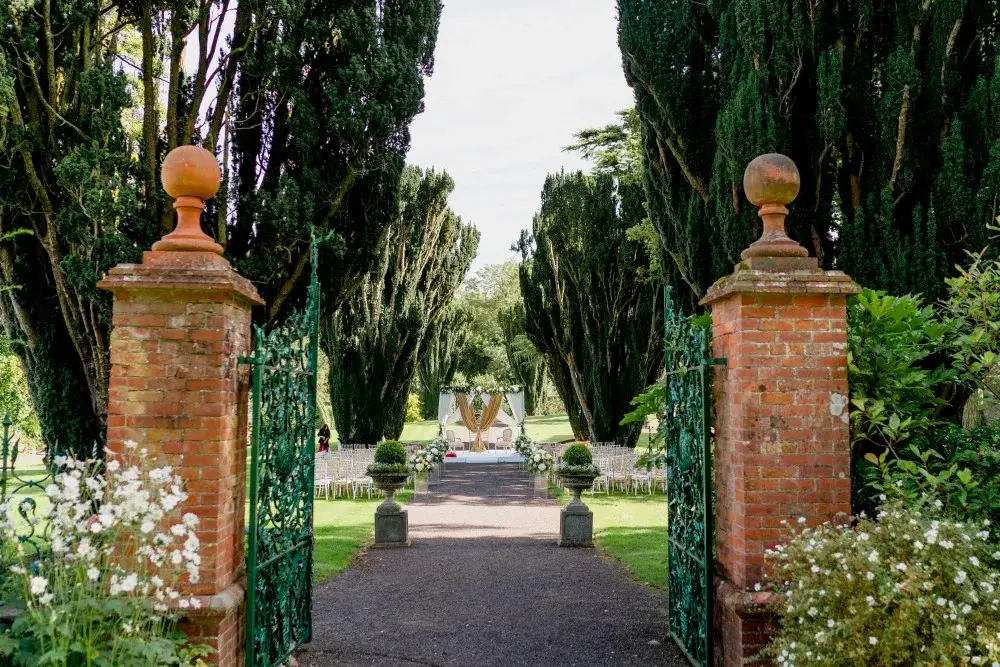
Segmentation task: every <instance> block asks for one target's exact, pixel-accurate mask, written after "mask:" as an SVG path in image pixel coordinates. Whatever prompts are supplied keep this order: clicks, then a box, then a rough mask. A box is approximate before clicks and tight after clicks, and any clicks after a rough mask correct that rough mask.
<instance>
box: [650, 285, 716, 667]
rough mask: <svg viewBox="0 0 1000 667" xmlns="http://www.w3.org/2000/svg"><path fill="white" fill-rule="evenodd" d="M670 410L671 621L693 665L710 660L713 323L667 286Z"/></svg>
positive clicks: (665, 428)
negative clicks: (680, 305) (693, 313)
mask: <svg viewBox="0 0 1000 667" xmlns="http://www.w3.org/2000/svg"><path fill="white" fill-rule="evenodd" d="M664 305H665V313H664V322H665V325H666V327H665V328H666V383H667V386H666V397H667V404H666V413H665V417H666V418H665V421H664V424H663V428H662V431H663V434H664V438H665V444H666V462H667V512H668V529H667V533H668V545H667V570H668V571H667V585H668V595H669V597H668V605H669V613H668V622H669V629H670V636H671V637H672V638H673V639H674V641H675V642H676V643H677V645H678V646H680V648H681V650H682V651H683V652H684V655H685V656H687V658H688V660H689V661H690V662H691V664H692V665H697V666H699V667H707V666H709V665H712V664H713V662H712V614H713V606H714V599H713V588H714V584H713V576H714V558H713V539H714V529H713V521H712V520H713V509H712V496H713V493H712V492H713V475H712V412H713V411H712V400H713V399H712V370H713V366H715V365H718V364H725V360H724V359H713V358H712V357H711V349H710V342H709V335H710V324H708V323H707V322H704V321H702V319H703V318H694V317H687V316H684V315H682V314H680V312H679V311H678V310H677V309H676V307H675V305H674V303H673V299H672V298H671V292H670V288H667V293H666V298H665V299H664Z"/></svg>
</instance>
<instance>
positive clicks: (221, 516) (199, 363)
mask: <svg viewBox="0 0 1000 667" xmlns="http://www.w3.org/2000/svg"><path fill="white" fill-rule="evenodd" d="M100 286H101V287H102V288H104V289H108V290H110V291H111V292H113V294H114V316H113V317H114V319H113V330H112V334H111V383H110V390H109V401H108V447H109V449H110V450H111V451H112V452H120V451H121V449H122V448H123V447H124V443H125V442H126V441H128V440H134V441H136V442H138V443H139V444H140V446H142V447H145V448H147V449H148V450H149V454H150V455H152V456H156V457H157V460H158V461H159V462H160V463H161V464H165V465H171V466H174V468H175V469H176V471H177V472H178V473H179V474H180V475H181V477H182V478H183V479H184V481H185V491H186V492H187V494H188V500H187V501H186V503H185V504H184V507H183V509H184V511H185V512H193V513H194V514H196V515H198V517H199V519H200V525H199V528H198V538H199V540H200V541H201V559H202V560H201V571H200V580H199V582H198V583H197V584H182V586H181V588H182V590H183V591H184V593H185V594H187V595H197V596H200V597H201V598H202V600H203V606H204V607H205V609H204V613H202V614H199V616H198V618H193V619H190V620H189V621H188V622H187V623H186V624H185V627H186V628H187V629H188V630H189V631H191V632H193V635H194V636H195V637H197V639H198V641H200V642H202V643H207V644H209V645H212V646H213V647H215V648H217V649H218V652H217V653H216V654H215V656H214V658H213V659H214V660H215V661H217V662H218V664H220V665H236V664H237V663H239V662H242V658H241V655H242V644H241V643H240V638H239V635H240V633H241V632H242V618H243V614H242V608H241V607H240V602H241V600H242V585H241V584H240V583H239V582H240V578H241V577H242V576H243V575H244V574H245V573H244V554H243V527H244V504H245V488H246V474H247V471H246V454H247V451H246V448H247V405H248V400H247V399H248V388H249V382H248V377H249V376H248V371H247V369H246V367H241V366H239V365H238V358H239V357H240V356H241V355H246V354H248V352H249V350H250V315H251V313H250V311H251V308H252V306H253V305H255V304H259V303H260V298H259V297H258V296H257V293H256V291H255V290H254V288H253V287H252V286H251V285H250V283H249V282H247V281H246V280H245V279H243V278H241V277H240V276H238V275H237V274H236V273H234V272H233V271H232V269H231V268H229V264H228V262H226V261H225V260H224V259H223V258H221V257H219V256H217V255H214V254H210V253H197V252H147V253H145V256H144V258H143V263H142V264H124V265H119V266H117V267H115V268H114V269H112V270H111V272H110V273H109V274H108V276H107V277H106V278H105V280H103V281H102V282H101V283H100Z"/></svg>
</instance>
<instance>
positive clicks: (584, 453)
mask: <svg viewBox="0 0 1000 667" xmlns="http://www.w3.org/2000/svg"><path fill="white" fill-rule="evenodd" d="M562 460H563V465H567V466H585V465H590V464H591V463H593V462H594V457H593V456H592V455H591V454H590V449H588V448H587V446H586V445H570V446H569V447H567V448H566V451H565V452H563V455H562Z"/></svg>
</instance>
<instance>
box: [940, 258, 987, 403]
mask: <svg viewBox="0 0 1000 667" xmlns="http://www.w3.org/2000/svg"><path fill="white" fill-rule="evenodd" d="M969 256H970V257H971V258H972V262H971V263H970V264H969V265H968V266H967V267H965V268H962V267H958V275H957V276H955V277H954V278H949V279H947V280H946V281H945V282H947V284H948V295H947V298H946V299H945V300H944V301H943V303H942V307H943V310H944V313H945V315H946V316H947V317H949V318H951V320H952V323H953V325H954V326H955V330H956V335H955V337H954V339H953V340H952V342H951V345H952V358H953V361H954V364H955V368H956V369H958V370H959V372H960V373H961V377H962V379H963V380H965V381H966V382H967V383H968V384H969V385H970V386H972V387H975V388H976V389H982V390H985V391H987V392H989V393H990V394H991V395H992V396H993V398H994V399H1000V260H996V259H987V258H986V251H982V252H978V253H969Z"/></svg>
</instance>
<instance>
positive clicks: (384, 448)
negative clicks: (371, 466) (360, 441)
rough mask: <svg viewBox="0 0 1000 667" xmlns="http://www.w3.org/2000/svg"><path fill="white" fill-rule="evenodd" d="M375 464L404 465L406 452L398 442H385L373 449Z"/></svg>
mask: <svg viewBox="0 0 1000 667" xmlns="http://www.w3.org/2000/svg"><path fill="white" fill-rule="evenodd" d="M374 460H375V463H382V464H385V465H406V450H405V449H404V448H403V445H401V444H400V443H399V441H398V440H386V441H385V442H383V443H382V444H380V445H379V446H378V447H376V448H375V458H374Z"/></svg>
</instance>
